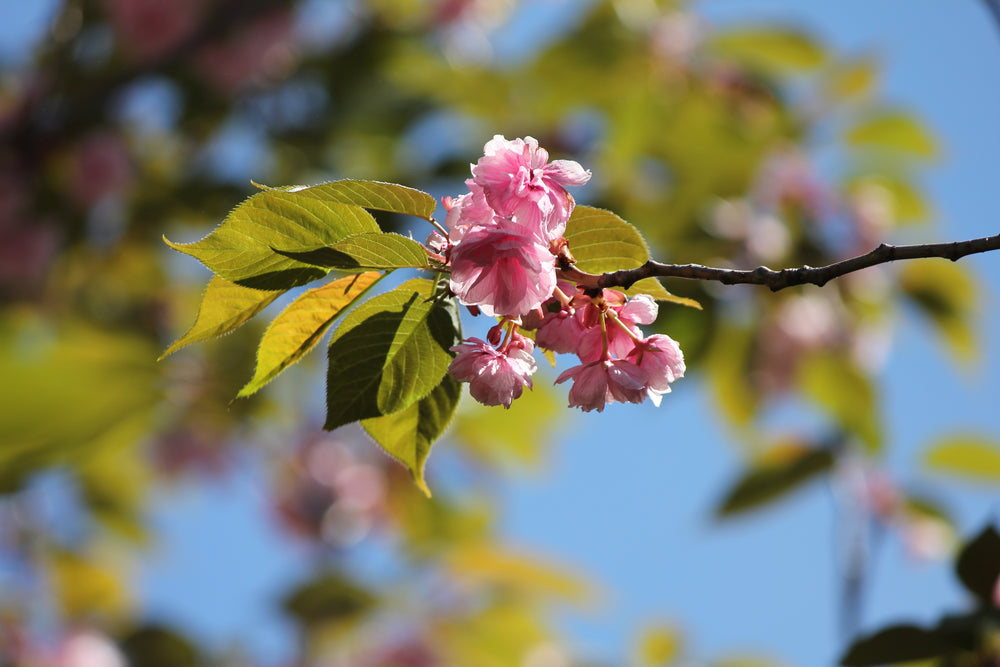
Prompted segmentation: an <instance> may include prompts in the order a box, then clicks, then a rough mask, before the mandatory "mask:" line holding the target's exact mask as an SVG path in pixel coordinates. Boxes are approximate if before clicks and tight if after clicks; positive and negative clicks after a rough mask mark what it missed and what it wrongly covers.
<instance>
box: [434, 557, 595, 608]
mask: <svg viewBox="0 0 1000 667" xmlns="http://www.w3.org/2000/svg"><path fill="white" fill-rule="evenodd" d="M444 562H445V565H446V566H447V567H448V569H449V571H450V572H451V573H452V574H453V575H455V576H456V577H458V578H459V579H465V580H468V581H471V582H475V583H480V584H488V585H492V586H501V587H504V588H508V589H511V590H514V591H517V592H519V593H521V594H527V595H545V596H557V597H559V598H561V599H563V600H566V601H569V602H574V603H577V604H583V603H586V602H587V601H588V600H589V599H590V597H591V591H590V590H589V589H588V587H587V585H586V584H585V583H584V581H583V580H582V579H580V578H579V577H576V576H573V575H571V574H569V573H568V572H567V571H566V568H565V567H562V566H556V565H551V564H548V563H545V562H543V561H541V560H538V559H536V558H530V557H527V556H523V555H519V554H514V553H509V552H505V551H504V550H502V549H501V548H499V547H498V546H497V545H495V544H467V545H463V546H460V547H457V548H454V549H452V550H451V551H450V552H449V553H448V555H447V556H446V557H445V559H444Z"/></svg>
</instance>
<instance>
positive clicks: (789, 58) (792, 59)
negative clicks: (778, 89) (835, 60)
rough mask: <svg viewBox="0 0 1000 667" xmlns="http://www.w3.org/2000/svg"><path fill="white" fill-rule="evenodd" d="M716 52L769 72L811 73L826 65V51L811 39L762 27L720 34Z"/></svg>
mask: <svg viewBox="0 0 1000 667" xmlns="http://www.w3.org/2000/svg"><path fill="white" fill-rule="evenodd" d="M711 45H712V46H713V47H714V50H715V51H717V52H719V53H720V54H722V55H724V56H728V57H730V58H734V59H736V60H739V61H741V62H743V63H745V64H747V65H749V66H751V67H757V68H761V69H763V70H766V71H777V72H786V71H795V70H809V69H813V68H816V67H819V66H820V65H822V64H823V63H824V62H825V61H826V53H825V52H824V50H823V48H822V47H821V46H820V45H819V44H818V43H817V42H816V41H815V40H814V39H812V38H811V37H809V36H808V35H806V34H805V33H802V32H800V31H797V30H792V29H789V28H781V27H773V26H761V27H750V28H740V29H735V30H728V31H725V32H720V33H718V34H717V35H715V36H714V37H713V38H712V40H711Z"/></svg>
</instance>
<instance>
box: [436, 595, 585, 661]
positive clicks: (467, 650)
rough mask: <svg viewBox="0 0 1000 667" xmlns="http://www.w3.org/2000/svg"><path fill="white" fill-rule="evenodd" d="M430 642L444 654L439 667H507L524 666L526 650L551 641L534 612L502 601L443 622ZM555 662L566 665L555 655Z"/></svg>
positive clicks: (559, 656)
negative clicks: (453, 666)
mask: <svg viewBox="0 0 1000 667" xmlns="http://www.w3.org/2000/svg"><path fill="white" fill-rule="evenodd" d="M431 639H432V642H433V644H434V646H435V647H436V648H438V649H440V650H441V652H442V653H443V654H444V660H442V664H445V665H475V666H476V667H510V666H511V665H523V664H525V662H526V661H527V657H528V654H529V651H531V650H533V649H536V650H537V648H538V647H540V646H542V645H543V643H544V642H546V640H550V639H551V638H550V637H549V635H548V632H547V631H546V628H545V624H544V623H543V622H542V620H541V618H539V613H538V612H537V611H536V610H535V609H532V608H530V607H528V606H526V605H524V604H517V603H516V602H514V601H510V600H503V599H501V600H500V601H499V602H496V603H494V604H492V605H490V606H488V607H486V608H485V609H481V610H478V611H476V612H474V613H473V614H472V615H468V616H463V617H461V618H454V619H447V618H446V619H443V620H442V621H440V622H439V623H438V624H437V627H436V628H434V630H433V633H432V635H431ZM555 659H558V660H561V661H563V662H566V656H563V655H560V654H559V653H558V652H557V653H556V657H555Z"/></svg>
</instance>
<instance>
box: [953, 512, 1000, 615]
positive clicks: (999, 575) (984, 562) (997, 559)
mask: <svg viewBox="0 0 1000 667" xmlns="http://www.w3.org/2000/svg"><path fill="white" fill-rule="evenodd" d="M955 572H956V574H958V578H959V580H960V581H961V582H962V585H963V586H965V588H966V590H968V591H969V592H970V593H972V594H973V595H975V596H976V598H977V599H978V600H979V602H980V603H981V604H985V605H992V604H995V602H994V597H993V596H994V594H995V592H996V585H997V580H998V579H1000V532H997V529H996V528H994V527H993V526H987V527H986V528H984V529H983V531H982V532H981V533H979V535H977V536H976V537H974V538H973V539H972V540H971V541H969V543H968V544H966V545H965V547H964V548H963V549H962V552H961V553H960V554H959V555H958V560H957V561H956V562H955Z"/></svg>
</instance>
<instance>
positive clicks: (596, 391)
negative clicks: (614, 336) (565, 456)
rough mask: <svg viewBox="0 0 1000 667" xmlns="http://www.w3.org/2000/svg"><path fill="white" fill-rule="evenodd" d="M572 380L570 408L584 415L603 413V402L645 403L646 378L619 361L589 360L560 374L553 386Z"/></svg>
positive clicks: (639, 369) (635, 369) (633, 368)
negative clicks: (594, 411)
mask: <svg viewBox="0 0 1000 667" xmlns="http://www.w3.org/2000/svg"><path fill="white" fill-rule="evenodd" d="M570 378H572V379H573V387H572V388H571V389H570V390H569V407H571V408H573V407H579V408H582V409H583V411H584V412H590V411H591V410H597V411H598V412H603V411H604V405H605V403H615V402H621V403H642V402H643V401H644V400H646V393H647V392H646V385H647V382H648V380H649V375H648V373H646V371H645V370H643V369H642V368H640V367H639V366H636V365H635V364H633V363H631V362H629V361H625V360H621V359H615V360H611V359H608V360H605V361H592V362H590V363H589V364H581V365H579V366H573V367H572V368H570V369H568V370H566V371H565V372H563V374H562V375H560V376H559V377H558V378H556V384H560V383H562V382H565V381H566V380H569V379H570Z"/></svg>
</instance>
